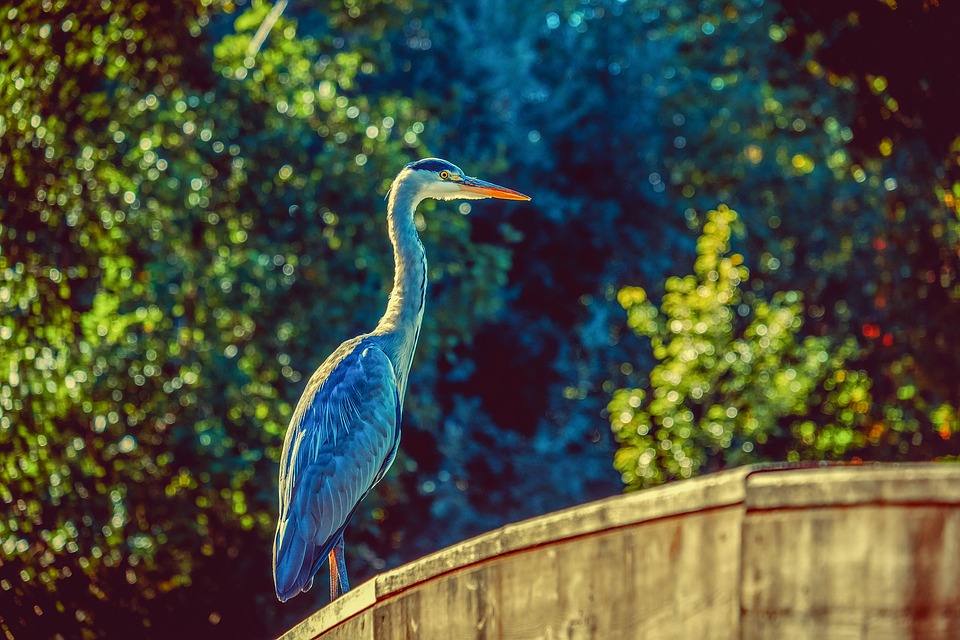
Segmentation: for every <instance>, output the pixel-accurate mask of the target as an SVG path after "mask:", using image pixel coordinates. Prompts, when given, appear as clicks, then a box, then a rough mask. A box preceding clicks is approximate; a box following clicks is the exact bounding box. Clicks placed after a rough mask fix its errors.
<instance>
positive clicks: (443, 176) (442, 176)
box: [440, 171, 450, 180]
mask: <svg viewBox="0 0 960 640" xmlns="http://www.w3.org/2000/svg"><path fill="white" fill-rule="evenodd" d="M449 177H450V172H449V171H441V172H440V179H441V180H446V179H447V178H449Z"/></svg>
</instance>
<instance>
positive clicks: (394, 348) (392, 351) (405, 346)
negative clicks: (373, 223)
mask: <svg viewBox="0 0 960 640" xmlns="http://www.w3.org/2000/svg"><path fill="white" fill-rule="evenodd" d="M419 191H420V190H419V189H418V185H417V184H415V183H413V182H411V181H401V180H399V179H398V180H397V181H396V182H395V183H394V185H393V187H392V188H391V189H390V196H389V198H388V200H387V229H388V232H389V235H390V242H391V243H392V244H393V258H394V263H395V272H394V276H393V290H392V291H391V292H390V301H389V302H388V303H387V310H386V311H385V312H384V314H383V317H382V318H380V322H379V323H377V328H376V329H375V330H374V331H373V334H375V335H382V336H384V337H385V338H387V339H388V341H387V344H388V346H389V350H388V352H387V353H388V355H389V356H390V359H391V361H392V362H393V366H394V368H395V369H396V372H397V377H398V378H399V382H400V389H399V391H400V401H401V402H403V394H404V390H405V389H406V381H407V374H408V372H409V371H410V364H411V363H412V362H413V352H414V350H415V349H416V347H417V340H418V338H419V337H420V323H421V321H422V319H423V307H424V303H425V301H426V294H427V256H426V253H425V252H424V250H423V244H421V243H420V236H419V235H417V227H416V224H415V223H414V219H413V215H414V211H415V210H416V208H417V205H418V204H420V201H421V200H422V199H423V198H422V197H420V195H419Z"/></svg>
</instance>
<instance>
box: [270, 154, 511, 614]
mask: <svg viewBox="0 0 960 640" xmlns="http://www.w3.org/2000/svg"><path fill="white" fill-rule="evenodd" d="M426 198H434V199H437V200H458V199H459V200H479V199H483V198H499V199H502V200H522V201H526V200H530V197H529V196H526V195H524V194H522V193H519V192H517V191H514V190H512V189H508V188H506V187H501V186H499V185H496V184H493V183H490V182H485V181H483V180H479V179H477V178H472V177H468V176H467V175H465V174H464V172H463V171H462V170H461V169H460V168H459V167H457V166H456V165H454V164H452V163H450V162H448V161H447V160H442V159H440V158H425V159H422V160H418V161H416V162H412V163H410V164H408V165H406V166H405V167H404V168H403V169H402V170H401V171H400V173H399V174H398V175H397V177H396V178H395V179H394V181H393V183H392V184H391V186H390V189H389V191H388V193H387V230H388V234H389V237H390V242H391V244H392V245H393V257H394V278H393V289H392V291H391V292H390V297H389V299H388V302H387V308H386V311H385V312H384V314H383V316H382V317H381V318H380V321H379V322H378V323H377V326H376V328H374V329H373V331H371V332H369V333H364V334H361V335H359V336H356V337H354V338H351V339H349V340H347V341H346V342H344V343H343V344H341V345H340V346H339V347H337V348H336V349H335V350H334V351H333V353H331V354H330V355H329V356H328V357H327V359H326V360H324V362H323V363H322V364H321V365H320V366H319V368H317V370H316V371H315V372H314V373H313V375H312V376H311V377H310V378H309V380H308V381H307V385H306V388H305V390H304V392H303V395H302V396H301V397H300V400H299V402H298V403H297V406H296V409H295V410H294V412H293V416H292V417H291V419H290V424H289V426H288V427H287V431H286V435H285V436H284V441H283V449H282V453H281V456H280V478H279V493H280V509H279V518H278V520H277V533H276V537H275V539H274V545H273V578H274V585H275V587H276V594H277V598H278V599H279V600H280V601H281V602H286V601H287V600H289V599H291V598H293V597H294V596H296V595H298V594H300V593H302V592H305V591H308V590H309V589H310V588H311V586H313V580H314V577H315V576H316V574H317V573H318V571H319V570H320V567H321V566H322V565H323V562H324V560H327V561H328V563H329V571H330V601H331V602H332V601H334V600H336V599H337V598H338V597H340V596H342V595H343V594H344V593H346V592H347V591H349V589H350V583H349V580H348V577H347V567H346V563H345V561H344V542H343V535H344V530H345V529H346V527H347V523H348V522H349V521H350V518H351V517H352V516H353V514H354V513H355V512H356V510H357V507H358V505H359V504H360V501H361V500H363V498H364V496H366V494H367V493H369V492H370V490H371V489H372V488H373V487H374V486H375V485H376V484H377V483H378V482H379V481H380V480H382V479H383V476H384V475H385V474H386V472H387V470H388V469H389V468H390V465H391V464H392V463H393V460H394V458H395V457H396V455H397V449H398V447H399V444H400V422H401V415H402V412H403V399H404V396H405V394H406V391H407V381H408V376H409V373H410V366H411V363H412V361H413V354H414V351H415V350H416V347H417V341H418V339H419V337H420V325H421V322H422V320H423V310H424V304H425V302H426V289H427V258H426V253H425V251H424V248H423V244H422V243H421V242H420V237H419V235H418V233H417V227H416V225H415V223H414V212H415V210H416V208H417V205H419V204H420V202H422V201H423V200H424V199H426Z"/></svg>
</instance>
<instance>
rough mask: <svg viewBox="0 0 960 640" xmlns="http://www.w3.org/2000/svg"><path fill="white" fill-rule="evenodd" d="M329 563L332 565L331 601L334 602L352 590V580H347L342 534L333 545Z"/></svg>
mask: <svg viewBox="0 0 960 640" xmlns="http://www.w3.org/2000/svg"><path fill="white" fill-rule="evenodd" d="M327 563H328V564H329V565H330V602H333V601H334V600H336V599H337V598H339V597H340V596H342V595H343V594H345V593H346V592H347V591H350V582H349V581H348V580H347V562H346V560H344V557H343V536H340V539H339V540H337V544H335V545H333V549H332V550H331V551H330V556H329V557H328V558H327Z"/></svg>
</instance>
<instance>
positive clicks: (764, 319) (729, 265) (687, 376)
mask: <svg viewBox="0 0 960 640" xmlns="http://www.w3.org/2000/svg"><path fill="white" fill-rule="evenodd" d="M736 223H737V215H736V213H735V212H733V211H732V210H730V209H729V208H727V207H724V206H721V207H719V208H718V209H717V210H715V211H711V212H709V213H708V214H707V217H706V223H705V224H704V227H703V232H702V234H701V235H700V237H699V240H698V242H697V259H696V262H695V264H694V273H693V274H691V275H687V276H683V277H672V278H669V279H668V280H667V282H666V284H665V293H664V295H663V299H662V300H661V301H660V304H659V306H658V305H656V304H654V303H653V302H652V301H650V300H649V299H648V298H647V295H646V292H645V291H644V290H643V289H642V288H639V287H628V288H624V289H622V290H621V291H620V293H619V294H618V296H617V299H618V301H619V302H620V304H621V305H623V307H624V308H625V310H626V311H627V318H628V323H629V325H630V327H631V328H632V329H633V330H634V331H635V332H636V333H637V334H638V335H641V336H643V337H646V338H647V339H649V340H650V343H651V346H652V348H653V355H654V358H655V360H656V365H655V366H654V367H653V369H652V370H651V371H650V372H649V376H648V387H646V388H643V389H621V390H619V391H616V392H614V394H613V398H612V400H611V402H610V404H609V406H608V411H609V414H610V422H611V427H612V428H613V430H614V431H615V433H616V435H617V439H618V440H619V441H620V442H621V443H622V445H621V447H620V449H619V451H618V452H617V454H616V457H615V460H614V466H615V467H616V468H617V470H618V471H620V473H621V474H622V477H623V481H624V483H625V484H626V485H627V487H628V488H631V489H636V488H640V487H644V486H650V485H654V484H659V483H662V482H665V481H667V480H670V479H673V478H687V477H690V476H692V475H694V474H696V473H698V472H701V471H703V470H705V469H711V468H713V469H716V468H721V467H725V466H730V465H735V464H742V463H745V462H750V461H756V460H761V459H764V457H766V456H770V457H773V458H775V459H779V458H782V457H786V458H790V459H800V458H819V457H838V456H842V455H843V454H844V453H845V452H846V451H847V449H848V448H850V447H851V446H854V445H857V444H862V442H863V441H864V440H865V437H864V434H863V433H862V432H861V431H860V430H859V429H860V427H861V426H862V425H863V424H864V422H865V416H866V413H867V411H868V409H869V403H870V394H869V387H870V382H869V379H868V378H867V376H866V374H864V373H862V372H858V371H850V370H848V369H847V368H846V367H847V365H846V362H847V360H848V359H850V358H851V357H852V356H854V355H855V354H856V353H857V347H856V343H855V342H854V341H853V340H849V339H848V340H840V341H834V340H831V339H829V338H823V337H815V336H807V337H805V338H804V337H801V335H800V331H801V329H802V326H803V307H802V305H801V301H800V295H799V293H797V292H795V291H786V292H777V293H775V294H773V295H772V296H771V298H770V299H769V300H765V299H763V298H761V297H759V296H757V295H755V294H753V293H752V292H750V291H749V289H747V288H746V286H745V285H746V284H747V282H748V280H749V272H748V271H747V269H746V267H744V266H743V258H742V256H740V255H739V254H736V253H731V248H730V242H731V233H732V229H733V228H734V226H735V224H736Z"/></svg>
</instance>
